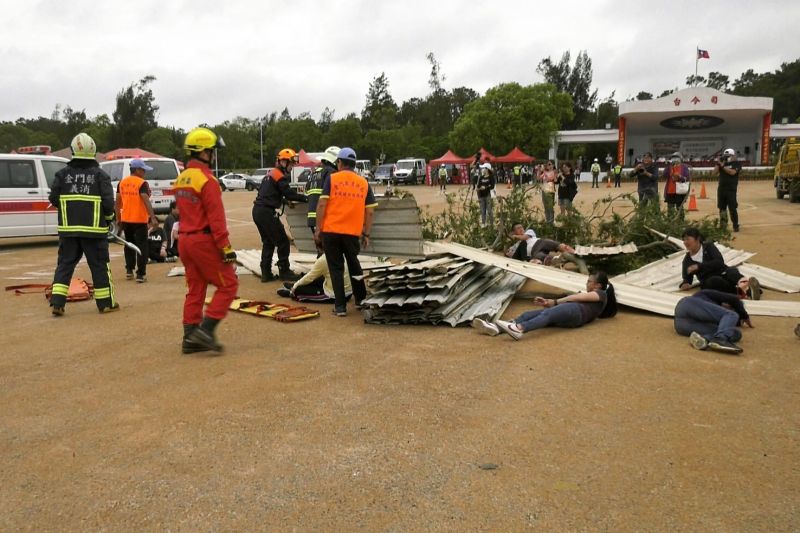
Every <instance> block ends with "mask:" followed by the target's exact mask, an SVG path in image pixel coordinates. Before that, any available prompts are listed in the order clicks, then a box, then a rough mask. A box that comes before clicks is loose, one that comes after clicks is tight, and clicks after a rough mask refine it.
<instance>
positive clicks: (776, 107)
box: [733, 59, 800, 122]
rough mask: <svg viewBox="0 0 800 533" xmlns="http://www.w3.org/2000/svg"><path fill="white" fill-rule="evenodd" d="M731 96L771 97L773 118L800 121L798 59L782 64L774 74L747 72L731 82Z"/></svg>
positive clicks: (799, 66)
mask: <svg viewBox="0 0 800 533" xmlns="http://www.w3.org/2000/svg"><path fill="white" fill-rule="evenodd" d="M733 94H737V95H739V96H767V97H771V98H773V107H772V116H773V117H775V118H776V119H777V120H781V119H783V118H787V119H788V120H790V121H793V122H797V121H800V59H798V60H795V61H793V62H791V63H783V64H781V68H780V69H778V70H776V71H774V72H765V73H763V74H758V73H756V72H754V71H753V70H752V69H749V70H747V71H746V72H744V73H742V75H741V76H740V77H739V78H737V79H736V81H734V82H733Z"/></svg>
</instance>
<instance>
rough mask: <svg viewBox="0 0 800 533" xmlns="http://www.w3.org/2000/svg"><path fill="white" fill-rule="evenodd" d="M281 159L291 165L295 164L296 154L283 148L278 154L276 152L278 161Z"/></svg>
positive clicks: (289, 149)
mask: <svg viewBox="0 0 800 533" xmlns="http://www.w3.org/2000/svg"><path fill="white" fill-rule="evenodd" d="M283 159H288V160H289V161H291V162H292V163H297V152H295V151H294V150H292V149H291V148H284V149H283V150H281V151H280V152H278V161H281V160H283Z"/></svg>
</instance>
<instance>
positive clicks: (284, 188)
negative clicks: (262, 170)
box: [253, 148, 308, 283]
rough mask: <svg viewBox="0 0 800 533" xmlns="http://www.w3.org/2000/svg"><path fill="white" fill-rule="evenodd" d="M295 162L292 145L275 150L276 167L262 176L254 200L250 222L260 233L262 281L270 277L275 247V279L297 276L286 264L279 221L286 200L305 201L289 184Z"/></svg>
mask: <svg viewBox="0 0 800 533" xmlns="http://www.w3.org/2000/svg"><path fill="white" fill-rule="evenodd" d="M295 163H297V153H295V151H294V150H292V149H291V148H284V149H283V150H281V151H280V152H278V158H277V161H276V163H275V168H273V169H272V173H271V174H270V176H269V177H265V178H264V180H263V181H262V182H261V186H260V187H259V188H258V196H256V200H255V202H253V222H255V224H256V227H257V228H258V233H259V235H260V236H261V245H262V248H261V281H262V282H265V283H266V282H268V281H272V280H274V279H276V278H275V276H274V275H273V274H272V254H273V253H274V252H275V249H276V248H277V249H278V271H279V273H278V279H280V280H281V281H297V280H298V279H300V276H298V275H297V274H295V273H294V272H292V270H291V269H290V268H289V237H288V236H287V235H286V229H285V228H284V227H283V224H282V223H281V219H280V216H281V209H282V208H283V205H284V203H285V202H286V201H290V202H307V201H308V199H307V198H306V196H305V195H304V194H300V193H298V192H295V191H294V190H292V188H291V187H290V185H289V183H290V179H291V177H292V168H293V167H294V165H295Z"/></svg>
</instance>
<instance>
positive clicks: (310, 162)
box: [297, 148, 319, 167]
mask: <svg viewBox="0 0 800 533" xmlns="http://www.w3.org/2000/svg"><path fill="white" fill-rule="evenodd" d="M297 160H298V162H297V166H299V167H316V166H318V165H319V160H318V159H314V158H312V157H311V156H309V155H308V153H307V152H306V151H305V150H303V149H302V148H301V149H300V151H299V152H297Z"/></svg>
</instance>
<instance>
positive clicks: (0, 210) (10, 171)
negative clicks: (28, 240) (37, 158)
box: [0, 159, 46, 237]
mask: <svg viewBox="0 0 800 533" xmlns="http://www.w3.org/2000/svg"><path fill="white" fill-rule="evenodd" d="M41 196H42V188H41V187H40V185H39V181H38V179H37V178H36V166H35V162H34V160H33V159H0V237H24V236H32V235H42V234H44V209H45V208H46V205H44V206H43V205H42V204H41ZM45 202H46V200H45Z"/></svg>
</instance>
